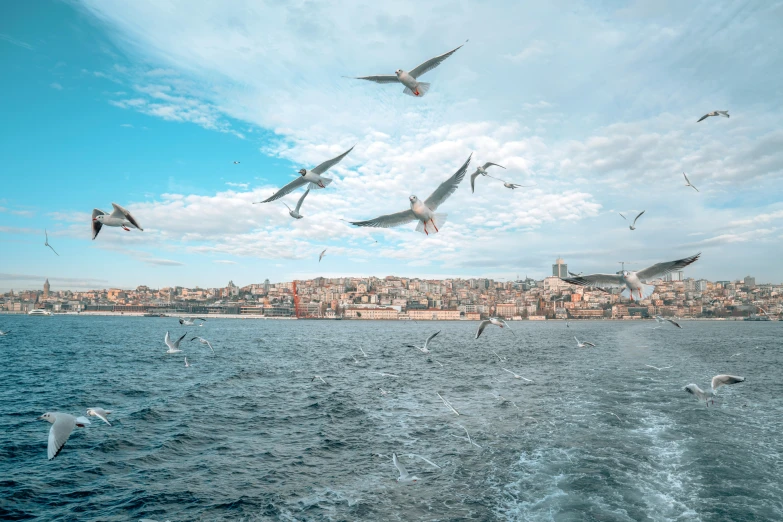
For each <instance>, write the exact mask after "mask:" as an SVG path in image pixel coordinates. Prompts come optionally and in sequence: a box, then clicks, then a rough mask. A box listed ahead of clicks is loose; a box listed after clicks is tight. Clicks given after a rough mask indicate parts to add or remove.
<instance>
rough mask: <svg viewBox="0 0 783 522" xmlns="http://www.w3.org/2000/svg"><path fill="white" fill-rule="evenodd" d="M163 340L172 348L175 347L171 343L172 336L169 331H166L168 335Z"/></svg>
mask: <svg viewBox="0 0 783 522" xmlns="http://www.w3.org/2000/svg"><path fill="white" fill-rule="evenodd" d="M163 342H164V343H166V346H168V347H169V348H171V349H172V350H173V349H174V348H175V346H174V345H173V344H172V343H171V336H170V335H169V333H168V332H166V337H164V338H163Z"/></svg>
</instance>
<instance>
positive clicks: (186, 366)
mask: <svg viewBox="0 0 783 522" xmlns="http://www.w3.org/2000/svg"><path fill="white" fill-rule="evenodd" d="M185 368H190V363H189V362H188V358H187V357H185Z"/></svg>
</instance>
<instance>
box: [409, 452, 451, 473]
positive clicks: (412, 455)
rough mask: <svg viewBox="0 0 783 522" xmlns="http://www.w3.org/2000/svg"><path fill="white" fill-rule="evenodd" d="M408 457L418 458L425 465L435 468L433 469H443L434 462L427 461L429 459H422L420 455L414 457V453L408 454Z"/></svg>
mask: <svg viewBox="0 0 783 522" xmlns="http://www.w3.org/2000/svg"><path fill="white" fill-rule="evenodd" d="M408 456H409V457H418V458H420V459H421V460H423V461H424V462H426V463H427V464H429V465H430V466H435V467H436V468H438V469H443V468H441V467H440V466H438V465H437V464H435V463H434V462H432V461H431V460H429V459H425V458H424V457H422V456H421V455H416V454H415V453H410V454H409V455H408Z"/></svg>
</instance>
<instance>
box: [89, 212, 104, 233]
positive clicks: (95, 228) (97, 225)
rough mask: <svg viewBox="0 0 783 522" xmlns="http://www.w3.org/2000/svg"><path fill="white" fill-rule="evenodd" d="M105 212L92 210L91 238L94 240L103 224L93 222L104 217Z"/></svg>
mask: <svg viewBox="0 0 783 522" xmlns="http://www.w3.org/2000/svg"><path fill="white" fill-rule="evenodd" d="M105 214H106V212H104V211H103V210H99V209H97V208H94V209H92V238H93V239H95V238H96V237H98V232H100V231H101V227H102V226H103V224H102V223H101V222H100V221H95V218H96V217H98V216H103V215H105Z"/></svg>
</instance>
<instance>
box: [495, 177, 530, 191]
mask: <svg viewBox="0 0 783 522" xmlns="http://www.w3.org/2000/svg"><path fill="white" fill-rule="evenodd" d="M500 181H503V180H502V179H501V180H500ZM503 186H504V187H506V188H510V189H512V190H513V189H515V188H520V187H521V188H530V187H535V185H517V184H516V183H509V182H508V181H503Z"/></svg>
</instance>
